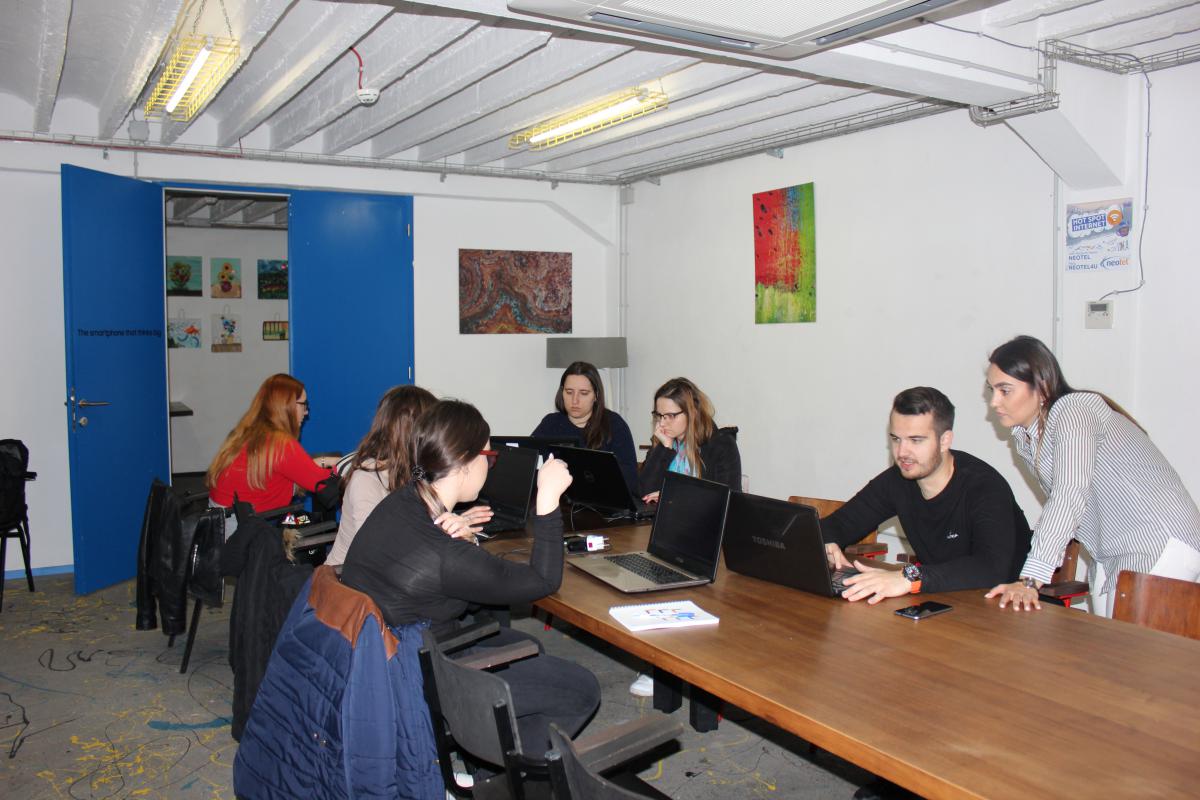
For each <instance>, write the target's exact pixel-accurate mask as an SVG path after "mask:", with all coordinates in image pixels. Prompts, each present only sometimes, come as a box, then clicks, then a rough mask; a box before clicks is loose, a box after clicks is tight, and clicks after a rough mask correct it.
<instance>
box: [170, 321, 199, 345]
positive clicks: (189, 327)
mask: <svg viewBox="0 0 1200 800" xmlns="http://www.w3.org/2000/svg"><path fill="white" fill-rule="evenodd" d="M167 347H169V348H180V349H183V350H199V349H200V320H198V319H190V318H185V317H179V318H178V319H172V320H168V321H167Z"/></svg>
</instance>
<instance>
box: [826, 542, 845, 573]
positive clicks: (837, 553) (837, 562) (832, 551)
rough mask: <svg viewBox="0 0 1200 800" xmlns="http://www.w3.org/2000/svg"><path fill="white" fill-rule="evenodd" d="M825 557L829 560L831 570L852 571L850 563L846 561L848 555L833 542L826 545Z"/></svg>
mask: <svg viewBox="0 0 1200 800" xmlns="http://www.w3.org/2000/svg"><path fill="white" fill-rule="evenodd" d="M825 557H826V558H827V559H829V568H830V569H833V570H838V569H850V562H849V561H848V560H847V559H846V554H845V553H843V552H842V548H841V547H839V546H838V545H836V544H834V543H833V542H830V543H829V544H827V545H825Z"/></svg>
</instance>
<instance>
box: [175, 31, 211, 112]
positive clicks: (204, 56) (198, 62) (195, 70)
mask: <svg viewBox="0 0 1200 800" xmlns="http://www.w3.org/2000/svg"><path fill="white" fill-rule="evenodd" d="M211 55H212V37H209V38H208V40H207V41H205V43H204V46H203V47H201V48H200V50H199V52H197V53H196V56H195V57H194V58H193V59H192V65H191V66H190V67H188V71H187V72H185V73H184V75H183V80H181V81H180V82H179V86H177V87H176V88H175V92H174V94H172V95H171V99H170V100H168V101H167V105H166V106H165V108H166V111H167V113H168V114H171V113H173V112H174V111H175V107H176V106H178V105H179V101H180V100H182V99H183V95H184V94H185V93H186V92H187V90H188V89H190V88H192V83H194V82H195V80H196V76H197V75H199V74H200V69H201V68H202V67H203V66H204V63H205V62H206V61H208V57H209V56H211Z"/></svg>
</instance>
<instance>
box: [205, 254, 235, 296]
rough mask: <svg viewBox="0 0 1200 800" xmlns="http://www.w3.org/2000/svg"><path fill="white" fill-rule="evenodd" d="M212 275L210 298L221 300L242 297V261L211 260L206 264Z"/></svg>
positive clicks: (231, 259) (228, 259)
mask: <svg viewBox="0 0 1200 800" xmlns="http://www.w3.org/2000/svg"><path fill="white" fill-rule="evenodd" d="M208 266H209V270H210V274H211V275H212V286H211V296H212V297H221V298H226V299H227V298H231V297H241V296H242V260H241V259H240V258H213V259H209V262H208Z"/></svg>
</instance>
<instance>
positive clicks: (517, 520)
mask: <svg viewBox="0 0 1200 800" xmlns="http://www.w3.org/2000/svg"><path fill="white" fill-rule="evenodd" d="M537 463H538V452H537V450H526V449H525V448H523V447H505V448H503V449H501V450H499V451H497V453H496V463H495V464H493V465H492V467H491V469H489V470H488V475H487V480H486V481H485V482H484V484H483V488H482V489H480V490H479V499H478V500H474V501H471V502H467V503H459V505H458V506H457V507H456V508H455V511H460V510H465V509H468V508H471V507H473V506H477V505H479V504H480V503H487V504H488V505H489V506H491V507H492V512H493V514H494V516H493V517H492V518H491V519H490V520H488V522H487V524H486V525H484V526H483V529H482V530H481V531H480V533H481V534H483V535H485V536H487V535H491V534H494V533H500V532H502V531H515V530H521V531H523V530H525V521H526V520H527V519H528V517H529V502H530V496H531V495H532V493H533V487H534V483H535V482H536V480H537Z"/></svg>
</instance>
